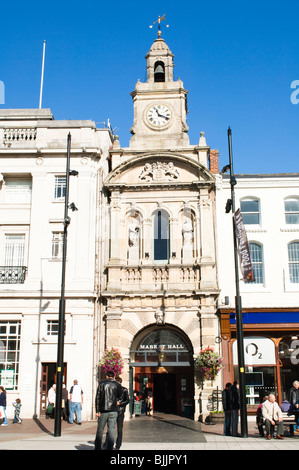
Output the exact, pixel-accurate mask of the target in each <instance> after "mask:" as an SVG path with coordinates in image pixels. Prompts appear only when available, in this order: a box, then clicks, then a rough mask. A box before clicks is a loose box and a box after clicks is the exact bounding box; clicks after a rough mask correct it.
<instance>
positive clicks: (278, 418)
mask: <svg viewBox="0 0 299 470" xmlns="http://www.w3.org/2000/svg"><path fill="white" fill-rule="evenodd" d="M262 413H263V418H264V420H265V428H266V434H267V439H271V437H272V434H273V431H274V426H275V425H277V436H276V438H277V439H283V437H282V434H283V417H282V411H281V409H280V407H279V405H278V403H277V402H276V401H275V395H274V393H270V394H269V396H268V400H266V401H265V402H264V403H263V406H262Z"/></svg>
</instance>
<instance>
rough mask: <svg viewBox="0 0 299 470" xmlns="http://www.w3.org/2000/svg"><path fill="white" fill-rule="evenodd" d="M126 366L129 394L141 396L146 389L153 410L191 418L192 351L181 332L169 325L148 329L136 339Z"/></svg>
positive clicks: (192, 399)
mask: <svg viewBox="0 0 299 470" xmlns="http://www.w3.org/2000/svg"><path fill="white" fill-rule="evenodd" d="M130 366H131V375H130V376H131V382H130V392H131V394H132V395H133V392H137V395H139V396H140V397H144V395H145V392H146V389H147V388H150V389H152V391H153V411H154V412H155V411H160V412H164V413H171V414H177V415H181V416H184V415H185V416H186V415H187V414H188V417H189V418H193V415H194V367H193V354H192V347H191V345H190V342H189V340H188V338H187V337H186V335H185V334H184V333H183V332H181V331H178V328H175V327H173V326H168V327H166V326H164V327H162V328H161V327H151V328H148V329H147V330H146V331H144V332H143V333H142V334H140V335H139V336H138V337H137V338H136V341H135V348H134V349H133V348H132V349H131V363H130ZM132 395H131V396H132Z"/></svg>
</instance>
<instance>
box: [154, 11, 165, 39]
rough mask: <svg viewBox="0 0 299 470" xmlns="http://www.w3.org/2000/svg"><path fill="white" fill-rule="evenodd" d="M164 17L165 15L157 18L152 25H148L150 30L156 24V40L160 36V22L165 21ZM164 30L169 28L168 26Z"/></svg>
mask: <svg viewBox="0 0 299 470" xmlns="http://www.w3.org/2000/svg"><path fill="white" fill-rule="evenodd" d="M165 16H166V15H165V14H164V15H163V16H159V18H158V19H157V20H156V21H154V22H153V24H151V25H150V28H152V27H153V26H154V24H156V23H158V38H160V37H161V34H162V33H161V25H160V23H161V21H162V20H165ZM166 28H169V24H167V25H166Z"/></svg>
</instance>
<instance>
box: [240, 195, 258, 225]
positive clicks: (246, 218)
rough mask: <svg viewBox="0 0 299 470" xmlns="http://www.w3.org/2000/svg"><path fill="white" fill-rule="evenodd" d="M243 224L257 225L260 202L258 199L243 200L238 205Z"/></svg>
mask: <svg viewBox="0 0 299 470" xmlns="http://www.w3.org/2000/svg"><path fill="white" fill-rule="evenodd" d="M240 208H241V213H242V217H243V222H244V224H250V225H251V224H254V225H259V223H260V201H259V199H249V198H248V199H243V200H242V201H241V204H240Z"/></svg>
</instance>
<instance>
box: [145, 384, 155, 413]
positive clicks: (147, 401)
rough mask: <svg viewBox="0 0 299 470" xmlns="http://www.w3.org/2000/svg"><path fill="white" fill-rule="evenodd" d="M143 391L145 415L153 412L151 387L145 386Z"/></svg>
mask: <svg viewBox="0 0 299 470" xmlns="http://www.w3.org/2000/svg"><path fill="white" fill-rule="evenodd" d="M144 392H145V413H146V415H147V416H152V414H153V389H152V387H146V389H145V390H144Z"/></svg>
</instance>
